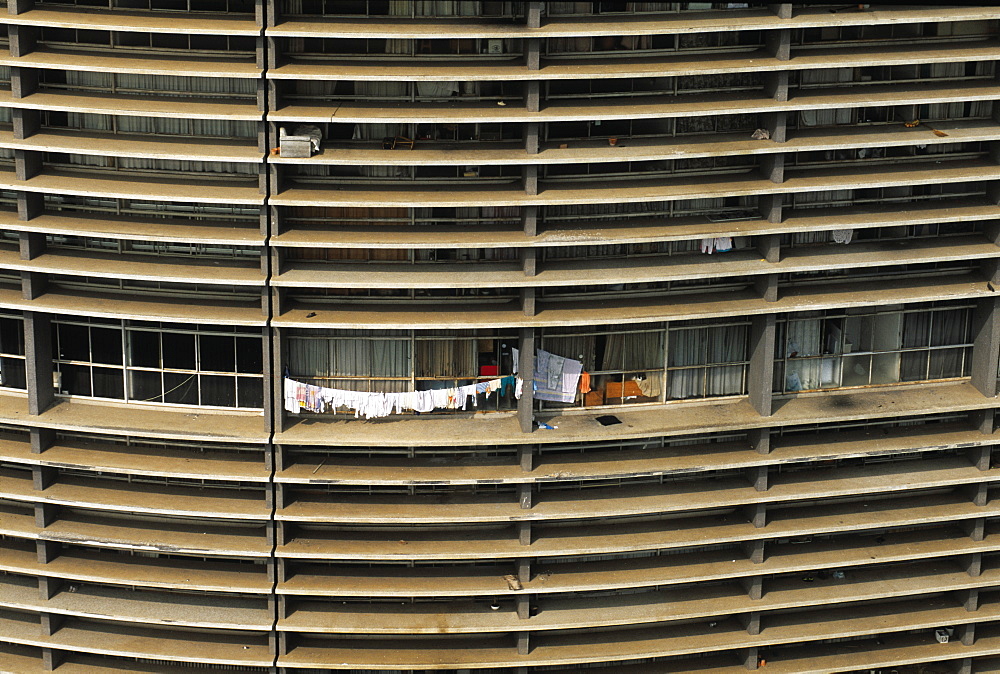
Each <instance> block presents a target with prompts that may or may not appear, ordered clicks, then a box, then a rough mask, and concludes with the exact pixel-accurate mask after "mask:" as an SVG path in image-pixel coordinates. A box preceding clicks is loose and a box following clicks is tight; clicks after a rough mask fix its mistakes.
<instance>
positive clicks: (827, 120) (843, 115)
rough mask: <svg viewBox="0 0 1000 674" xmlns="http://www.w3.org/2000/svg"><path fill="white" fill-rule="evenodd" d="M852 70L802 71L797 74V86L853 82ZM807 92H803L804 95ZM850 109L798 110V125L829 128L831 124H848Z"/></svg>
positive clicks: (823, 69)
mask: <svg viewBox="0 0 1000 674" xmlns="http://www.w3.org/2000/svg"><path fill="white" fill-rule="evenodd" d="M853 81H854V68H822V69H818V70H803V71H802V72H801V73H799V85H800V86H805V85H812V84H836V83H840V82H853ZM805 93H807V92H803V94H805ZM850 123H851V109H850V108H836V109H832V110H800V111H799V124H800V125H801V126H830V125H832V124H850Z"/></svg>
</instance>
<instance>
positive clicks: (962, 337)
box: [931, 309, 969, 346]
mask: <svg viewBox="0 0 1000 674" xmlns="http://www.w3.org/2000/svg"><path fill="white" fill-rule="evenodd" d="M968 317H969V310H968V309H956V310H955V311H938V312H935V314H934V326H933V328H932V329H931V346H949V345H951V344H964V343H965V342H967V341H968V340H969V331H968V323H969V321H968Z"/></svg>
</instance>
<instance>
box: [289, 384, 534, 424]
mask: <svg viewBox="0 0 1000 674" xmlns="http://www.w3.org/2000/svg"><path fill="white" fill-rule="evenodd" d="M522 384H523V382H522V380H521V379H520V378H519V377H514V376H512V375H508V376H506V377H501V378H497V379H490V380H489V381H484V382H478V383H475V384H466V385H465V386H458V387H450V388H440V389H430V390H426V391H390V392H380V391H376V392H368V391H347V390H344V389H335V388H327V387H325V386H314V385H312V384H304V383H302V382H298V381H295V380H294V379H291V378H289V377H285V380H284V384H283V397H284V408H285V410H286V411H288V412H291V413H293V414H298V413H300V412H303V411H304V412H313V413H316V414H319V413H321V412H325V411H327V410H328V409H329V410H334V411H335V410H337V409H348V410H351V411H353V412H354V417H355V418H356V419H358V418H361V417H364V418H365V419H380V418H382V417H387V416H389V415H390V414H400V413H402V412H404V411H411V410H412V411H414V412H431V411H433V410H435V409H451V410H466V409H468V407H469V399H470V398H471V399H472V406H473V407H478V406H479V399H478V398H477V395H478V394H480V393H485V394H486V395H487V396H489V395H490V394H491V393H494V392H496V391H500V392H501V395H505V394H506V393H507V392H508V391H512V392H513V393H514V397H515V398H518V399H520V397H521V391H522Z"/></svg>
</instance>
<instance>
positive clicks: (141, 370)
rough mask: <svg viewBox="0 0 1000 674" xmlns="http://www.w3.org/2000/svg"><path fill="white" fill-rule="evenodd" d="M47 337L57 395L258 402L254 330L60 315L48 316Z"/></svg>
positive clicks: (259, 363) (259, 355) (259, 362)
mask: <svg viewBox="0 0 1000 674" xmlns="http://www.w3.org/2000/svg"><path fill="white" fill-rule="evenodd" d="M171 328H173V329H171ZM52 336H53V350H54V353H55V357H54V359H53V360H54V364H55V370H56V373H57V375H56V384H57V390H58V392H59V394H61V395H66V396H84V397H93V398H106V399H111V400H122V401H125V402H130V403H163V404H176V405H199V406H205V407H236V408H253V409H259V408H261V406H262V404H263V351H262V343H261V336H260V332H259V330H254V329H242V328H227V329H220V328H216V327H210V326H194V327H185V328H181V327H180V326H176V327H174V326H165V325H159V324H144V323H141V322H135V321H131V322H126V323H122V322H121V321H101V320H98V319H90V320H89V321H73V320H65V319H61V320H55V321H53V323H52Z"/></svg>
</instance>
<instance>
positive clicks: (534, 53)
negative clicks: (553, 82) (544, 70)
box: [524, 37, 542, 70]
mask: <svg viewBox="0 0 1000 674" xmlns="http://www.w3.org/2000/svg"><path fill="white" fill-rule="evenodd" d="M541 52H542V41H541V40H540V39H538V38H537V37H529V38H525V39H524V62H525V66H527V68H528V70H538V69H539V68H541V64H542V53H541Z"/></svg>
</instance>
